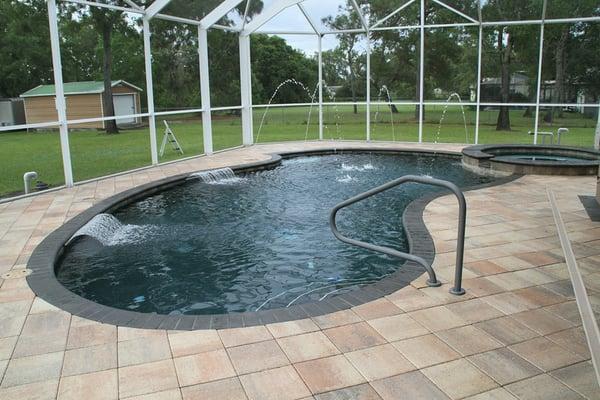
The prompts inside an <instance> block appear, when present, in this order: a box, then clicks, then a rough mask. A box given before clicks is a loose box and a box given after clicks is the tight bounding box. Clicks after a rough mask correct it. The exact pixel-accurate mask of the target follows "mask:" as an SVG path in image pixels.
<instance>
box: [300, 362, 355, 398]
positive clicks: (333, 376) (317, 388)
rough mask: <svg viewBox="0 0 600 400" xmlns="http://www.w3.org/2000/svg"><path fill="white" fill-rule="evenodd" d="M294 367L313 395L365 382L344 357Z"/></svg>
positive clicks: (304, 363)
mask: <svg viewBox="0 0 600 400" xmlns="http://www.w3.org/2000/svg"><path fill="white" fill-rule="evenodd" d="M294 367H295V368H296V370H297V371H298V373H299V374H300V376H301V377H302V379H303V380H304V382H305V383H306V385H307V386H308V388H309V389H310V391H311V392H312V393H313V394H317V393H323V392H329V391H332V390H336V389H341V388H344V387H347V386H354V385H358V384H360V383H363V382H365V379H364V378H363V377H362V376H361V375H360V373H359V372H358V371H357V370H356V369H354V367H353V366H352V364H350V362H349V361H348V360H347V359H346V358H345V357H344V356H342V355H339V356H333V357H327V358H320V359H317V360H311V361H305V362H303V363H299V364H295V365H294Z"/></svg>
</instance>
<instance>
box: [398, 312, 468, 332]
mask: <svg viewBox="0 0 600 400" xmlns="http://www.w3.org/2000/svg"><path fill="white" fill-rule="evenodd" d="M408 315H410V316H411V318H413V319H414V320H415V321H417V322H418V323H420V324H421V325H423V326H425V327H426V328H427V329H429V330H430V331H432V332H436V331H441V330H445V329H451V328H456V327H459V326H463V325H466V324H467V322H466V321H465V320H464V319H462V318H461V317H459V316H458V315H456V314H454V313H453V312H452V311H450V310H449V309H448V308H447V307H445V306H439V307H433V308H428V309H425V310H418V311H413V312H411V313H409V314H408Z"/></svg>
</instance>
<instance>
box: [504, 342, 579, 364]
mask: <svg viewBox="0 0 600 400" xmlns="http://www.w3.org/2000/svg"><path fill="white" fill-rule="evenodd" d="M509 348H510V349H511V350H512V351H514V352H515V353H517V354H518V355H520V356H521V357H523V358H524V359H526V360H527V361H529V362H531V363H532V364H534V365H535V366H536V367H538V368H540V369H542V370H544V371H551V370H554V369H557V368H561V367H565V366H567V365H571V364H575V363H577V362H579V361H582V360H583V357H581V356H578V355H576V354H574V353H571V352H570V351H567V350H565V349H564V348H562V347H561V346H559V345H557V344H556V343H554V342H552V341H550V340H548V339H546V338H543V337H539V338H535V339H531V340H528V341H526V342H522V343H518V344H515V345H513V346H510V347H509Z"/></svg>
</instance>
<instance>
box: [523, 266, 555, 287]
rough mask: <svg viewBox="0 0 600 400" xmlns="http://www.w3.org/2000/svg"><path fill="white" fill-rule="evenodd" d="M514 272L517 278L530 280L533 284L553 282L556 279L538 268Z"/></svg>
mask: <svg viewBox="0 0 600 400" xmlns="http://www.w3.org/2000/svg"><path fill="white" fill-rule="evenodd" d="M514 274H515V275H516V276H518V277H519V278H522V279H524V280H526V281H529V282H532V283H533V284H534V285H543V284H546V283H550V282H555V281H557V280H558V279H557V278H556V277H555V276H554V275H551V274H547V273H545V272H543V271H541V270H540V269H539V268H531V269H524V270H521V271H515V272H514Z"/></svg>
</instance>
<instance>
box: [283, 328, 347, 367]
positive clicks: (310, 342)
mask: <svg viewBox="0 0 600 400" xmlns="http://www.w3.org/2000/svg"><path fill="white" fill-rule="evenodd" d="M277 342H278V343H279V346H281V348H282V349H283V351H284V352H285V354H286V355H287V357H288V358H289V360H290V361H291V362H292V363H298V362H302V361H308V360H313V359H315V358H323V357H328V356H333V355H335V354H339V353H340V352H339V350H338V349H337V348H336V347H335V345H334V344H333V343H332V342H331V341H330V340H329V338H328V337H327V336H325V334H323V333H322V332H311V333H305V334H303V335H296V336H288V337H284V338H280V339H277Z"/></svg>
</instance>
